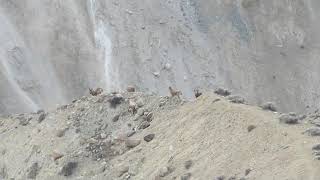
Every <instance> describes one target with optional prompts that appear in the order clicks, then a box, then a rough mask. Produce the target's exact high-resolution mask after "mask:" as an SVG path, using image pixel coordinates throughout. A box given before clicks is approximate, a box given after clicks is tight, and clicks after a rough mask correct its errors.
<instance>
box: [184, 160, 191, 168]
mask: <svg viewBox="0 0 320 180" xmlns="http://www.w3.org/2000/svg"><path fill="white" fill-rule="evenodd" d="M192 165H193V161H192V160H188V161H186V162H184V167H185V168H186V169H190V168H191V166H192Z"/></svg>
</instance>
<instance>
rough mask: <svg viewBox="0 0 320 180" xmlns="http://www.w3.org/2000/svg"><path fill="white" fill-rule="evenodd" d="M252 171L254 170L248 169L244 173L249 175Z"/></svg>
mask: <svg viewBox="0 0 320 180" xmlns="http://www.w3.org/2000/svg"><path fill="white" fill-rule="evenodd" d="M251 171H252V170H251V169H246V171H245V172H244V175H245V176H248V175H249V174H250V172H251Z"/></svg>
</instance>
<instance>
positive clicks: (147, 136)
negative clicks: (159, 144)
mask: <svg viewBox="0 0 320 180" xmlns="http://www.w3.org/2000/svg"><path fill="white" fill-rule="evenodd" d="M154 137H155V134H149V135H146V136H145V137H144V138H143V139H144V140H145V141H146V142H150V141H152V140H153V138H154Z"/></svg>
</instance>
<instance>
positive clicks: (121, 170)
mask: <svg viewBox="0 0 320 180" xmlns="http://www.w3.org/2000/svg"><path fill="white" fill-rule="evenodd" d="M128 171H129V166H120V167H118V169H117V171H116V176H117V177H121V176H122V175H123V174H125V173H126V172H128Z"/></svg>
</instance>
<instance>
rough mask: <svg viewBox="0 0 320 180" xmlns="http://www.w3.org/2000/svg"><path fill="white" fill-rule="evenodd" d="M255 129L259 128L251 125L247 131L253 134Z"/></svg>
mask: <svg viewBox="0 0 320 180" xmlns="http://www.w3.org/2000/svg"><path fill="white" fill-rule="evenodd" d="M255 128H257V126H255V125H249V126H248V127H247V130H248V132H251V131H252V130H254V129H255Z"/></svg>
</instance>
